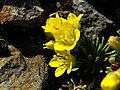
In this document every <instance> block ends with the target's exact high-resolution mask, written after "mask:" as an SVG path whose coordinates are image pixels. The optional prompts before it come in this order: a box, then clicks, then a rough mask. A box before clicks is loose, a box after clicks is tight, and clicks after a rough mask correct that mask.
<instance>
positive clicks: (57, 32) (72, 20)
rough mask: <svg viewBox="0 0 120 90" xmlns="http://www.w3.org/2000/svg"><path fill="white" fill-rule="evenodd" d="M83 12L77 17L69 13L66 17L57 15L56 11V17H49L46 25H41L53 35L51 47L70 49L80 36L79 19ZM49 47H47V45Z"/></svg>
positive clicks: (60, 49) (59, 49)
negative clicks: (53, 41)
mask: <svg viewBox="0 0 120 90" xmlns="http://www.w3.org/2000/svg"><path fill="white" fill-rule="evenodd" d="M82 16H83V14H80V15H79V16H78V17H77V16H76V15H75V14H73V13H70V14H69V15H68V17H67V19H64V18H62V17H59V15H58V13H57V14H56V17H55V18H53V17H51V18H49V19H48V20H47V22H46V26H42V28H43V29H45V32H49V33H51V34H52V35H53V37H54V39H55V43H54V44H53V47H54V49H55V50H58V51H63V50H67V51H69V50H72V49H73V48H74V47H75V45H76V43H77V41H78V40H79V38H80V31H79V28H80V23H79V21H80V19H81V17H82ZM47 48H48V49H50V48H49V47H47Z"/></svg>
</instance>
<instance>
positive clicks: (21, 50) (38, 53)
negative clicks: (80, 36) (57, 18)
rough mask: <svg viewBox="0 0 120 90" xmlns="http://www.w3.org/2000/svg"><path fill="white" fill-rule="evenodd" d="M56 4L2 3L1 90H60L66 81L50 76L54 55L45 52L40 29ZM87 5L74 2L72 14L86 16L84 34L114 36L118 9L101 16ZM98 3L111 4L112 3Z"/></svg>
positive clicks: (38, 0) (41, 0)
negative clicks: (50, 61)
mask: <svg viewBox="0 0 120 90" xmlns="http://www.w3.org/2000/svg"><path fill="white" fill-rule="evenodd" d="M56 1H57V0H0V11H1V10H2V11H1V12H0V90H57V89H58V88H59V87H61V83H63V82H64V81H65V80H66V77H64V76H63V77H61V78H57V79H56V78H55V77H54V70H51V71H49V75H48V66H47V64H46V60H47V59H48V60H50V59H51V57H52V55H51V54H52V53H51V52H50V51H47V52H46V51H45V50H43V48H42V44H43V43H44V42H45V40H46V39H45V36H44V32H43V30H42V29H41V26H42V25H45V21H46V19H47V17H48V16H49V15H50V14H51V13H54V12H55V11H57V10H58V8H57V7H56ZM59 1H62V0H59ZM87 1H90V2H91V0H73V12H74V13H75V14H76V15H78V14H80V13H84V16H83V18H82V20H81V24H82V25H81V29H82V31H84V32H85V34H86V35H88V36H93V37H96V36H98V35H99V34H101V32H104V31H105V33H106V32H107V33H106V34H105V35H107V34H109V33H111V34H114V32H115V30H117V28H116V26H115V24H116V22H118V23H119V21H120V20H118V21H116V22H115V20H113V18H114V17H115V16H116V15H117V18H118V19H119V18H120V17H119V16H120V15H119V14H120V7H119V5H117V6H115V8H116V9H115V10H114V12H115V13H116V15H115V16H114V15H113V13H114V12H112V14H110V13H107V14H103V13H100V12H99V11H98V9H96V7H94V6H93V5H92V4H91V3H89V2H87ZM93 1H94V0H93ZM96 1H100V2H102V1H107V2H108V3H109V0H96ZM96 1H94V2H96ZM114 3H116V2H115V1H114ZM68 5H69V4H68ZM95 5H96V4H95ZM2 6H3V8H2ZM63 8H64V7H63ZM100 8H102V7H100ZM112 10H113V9H112ZM105 12H106V11H105ZM109 14H110V17H108V16H109ZM112 15H113V16H112ZM108 18H109V19H108ZM108 32H109V33H108ZM1 36H2V37H1ZM44 52H45V53H44ZM47 62H49V61H47Z"/></svg>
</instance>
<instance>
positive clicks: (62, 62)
mask: <svg viewBox="0 0 120 90" xmlns="http://www.w3.org/2000/svg"><path fill="white" fill-rule="evenodd" d="M56 53H57V55H54V56H53V58H52V59H51V61H50V63H49V65H50V66H51V67H57V69H56V70H55V76H56V77H59V76H61V75H62V74H63V73H64V72H65V70H67V74H69V73H70V72H71V71H72V67H73V66H74V63H75V57H74V56H73V55H71V54H70V51H56Z"/></svg>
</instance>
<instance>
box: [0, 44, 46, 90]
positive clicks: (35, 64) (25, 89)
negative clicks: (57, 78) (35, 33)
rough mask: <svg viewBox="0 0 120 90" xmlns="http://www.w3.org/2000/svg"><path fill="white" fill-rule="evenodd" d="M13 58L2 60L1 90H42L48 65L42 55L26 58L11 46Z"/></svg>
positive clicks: (0, 62) (0, 64)
mask: <svg viewBox="0 0 120 90" xmlns="http://www.w3.org/2000/svg"><path fill="white" fill-rule="evenodd" d="M9 49H10V51H11V56H9V57H5V58H0V90H42V88H43V87H42V84H43V82H44V81H45V80H46V76H47V70H48V68H47V65H46V64H45V61H46V60H45V58H44V57H43V56H42V55H36V56H35V57H32V58H27V57H24V56H23V55H22V54H21V52H20V51H19V50H17V49H16V48H15V47H13V46H12V45H9Z"/></svg>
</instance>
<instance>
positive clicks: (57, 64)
mask: <svg viewBox="0 0 120 90" xmlns="http://www.w3.org/2000/svg"><path fill="white" fill-rule="evenodd" d="M63 64H64V60H63V58H62V57H57V56H56V55H54V57H53V58H52V59H51V60H50V62H49V65H50V66H51V67H60V66H61V65H63Z"/></svg>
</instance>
